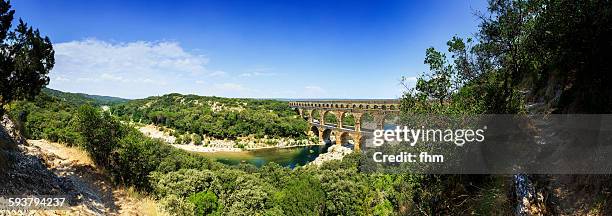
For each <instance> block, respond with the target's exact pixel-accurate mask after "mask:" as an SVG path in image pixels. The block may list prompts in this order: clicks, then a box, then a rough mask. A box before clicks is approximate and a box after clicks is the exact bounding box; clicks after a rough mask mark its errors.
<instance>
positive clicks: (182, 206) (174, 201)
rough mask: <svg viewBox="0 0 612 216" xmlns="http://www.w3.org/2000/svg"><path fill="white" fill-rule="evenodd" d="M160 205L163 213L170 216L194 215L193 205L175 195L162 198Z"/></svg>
mask: <svg viewBox="0 0 612 216" xmlns="http://www.w3.org/2000/svg"><path fill="white" fill-rule="evenodd" d="M160 203H161V205H162V207H163V209H164V211H165V212H167V213H168V214H170V215H177V216H192V215H194V214H195V211H194V210H195V205H193V203H191V202H187V201H186V200H185V199H183V198H181V197H179V196H176V195H170V196H167V197H164V198H163V199H161V202H160Z"/></svg>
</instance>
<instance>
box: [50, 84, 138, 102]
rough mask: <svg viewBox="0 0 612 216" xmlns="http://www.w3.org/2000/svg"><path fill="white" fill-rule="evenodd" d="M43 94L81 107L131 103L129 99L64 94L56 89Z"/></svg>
mask: <svg viewBox="0 0 612 216" xmlns="http://www.w3.org/2000/svg"><path fill="white" fill-rule="evenodd" d="M42 92H43V93H45V94H47V95H49V96H52V97H56V98H59V99H61V100H63V101H66V102H68V103H71V104H75V105H80V104H86V103H90V104H93V105H109V106H110V105H116V104H120V103H124V102H127V101H129V100H128V99H124V98H118V97H111V96H100V95H89V94H84V93H70V92H62V91H58V90H55V89H50V88H44V89H43V90H42Z"/></svg>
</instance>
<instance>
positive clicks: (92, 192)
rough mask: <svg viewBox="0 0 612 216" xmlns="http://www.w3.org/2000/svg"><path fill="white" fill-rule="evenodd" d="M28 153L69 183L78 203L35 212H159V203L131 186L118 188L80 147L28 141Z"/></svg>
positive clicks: (115, 213) (39, 213)
mask: <svg viewBox="0 0 612 216" xmlns="http://www.w3.org/2000/svg"><path fill="white" fill-rule="evenodd" d="M28 143H29V145H24V146H23V150H24V152H25V154H27V155H31V156H36V157H38V158H40V159H41V161H42V162H43V163H44V164H45V165H46V167H47V169H48V170H50V171H51V172H53V173H54V174H55V175H57V177H59V178H60V179H63V180H65V181H66V182H67V184H66V185H68V188H69V190H70V191H71V192H72V193H73V194H77V195H76V199H77V200H78V201H77V203H78V205H76V206H73V207H71V208H70V209H69V210H56V211H44V212H35V213H34V215H159V213H158V210H157V209H158V208H157V205H156V203H155V202H154V201H153V200H151V199H149V198H147V197H144V196H140V195H138V193H136V192H133V190H130V189H124V188H115V187H113V186H112V184H111V182H110V178H109V177H108V175H106V174H105V173H104V172H102V171H101V170H100V169H98V168H97V167H96V166H95V165H94V163H93V162H92V161H91V159H90V158H89V156H87V154H86V153H85V152H84V151H82V150H81V149H78V148H71V147H66V146H64V145H61V144H58V143H52V142H48V141H46V140H28Z"/></svg>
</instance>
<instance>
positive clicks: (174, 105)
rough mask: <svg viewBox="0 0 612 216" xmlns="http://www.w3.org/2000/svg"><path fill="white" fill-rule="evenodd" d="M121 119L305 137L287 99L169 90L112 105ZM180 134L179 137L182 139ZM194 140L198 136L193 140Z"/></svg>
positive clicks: (229, 134)
mask: <svg viewBox="0 0 612 216" xmlns="http://www.w3.org/2000/svg"><path fill="white" fill-rule="evenodd" d="M112 110H113V113H115V114H117V115H118V116H120V117H121V118H122V119H124V120H132V121H136V122H141V123H153V124H157V125H163V126H166V127H169V128H173V129H176V130H177V133H178V134H191V133H193V134H201V135H207V136H212V137H216V138H221V139H224V138H230V139H234V138H237V137H242V136H248V135H256V136H257V137H263V136H265V135H268V136H271V137H304V136H305V134H304V131H306V127H307V123H306V122H305V121H303V120H301V119H299V118H298V116H297V113H296V112H295V111H294V110H291V108H289V106H288V104H287V103H286V102H282V101H275V100H256V99H237V98H220V97H203V96H196V95H181V94H176V93H175V94H168V95H164V96H160V97H149V98H146V99H141V100H133V101H130V102H128V103H124V104H119V105H116V106H113V108H112ZM184 140H185V138H182V140H181V141H183V142H185V141H184ZM195 141H197V139H196V140H195Z"/></svg>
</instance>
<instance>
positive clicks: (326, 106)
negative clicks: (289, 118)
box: [289, 100, 399, 151]
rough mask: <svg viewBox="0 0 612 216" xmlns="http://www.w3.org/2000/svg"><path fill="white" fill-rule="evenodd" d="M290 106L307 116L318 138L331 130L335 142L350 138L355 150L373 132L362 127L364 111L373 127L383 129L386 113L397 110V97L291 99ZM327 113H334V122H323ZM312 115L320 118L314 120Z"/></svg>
mask: <svg viewBox="0 0 612 216" xmlns="http://www.w3.org/2000/svg"><path fill="white" fill-rule="evenodd" d="M289 106H290V107H293V108H296V109H297V110H298V113H299V114H300V116H301V117H302V118H304V119H307V121H308V124H309V125H310V128H309V129H310V130H311V131H312V132H313V134H314V135H318V136H319V140H320V142H323V143H325V141H330V140H331V137H332V133H333V136H334V138H335V141H336V144H337V145H341V144H346V143H348V140H353V144H354V148H355V151H359V150H360V149H361V145H362V144H363V140H364V138H365V136H367V135H369V134H371V133H372V132H371V131H365V130H363V128H362V120H363V117H364V114H370V115H372V116H373V118H374V122H375V125H376V126H375V127H376V129H384V125H385V116H386V115H387V114H388V113H392V112H399V100H322V101H291V102H289ZM330 114H331V115H333V116H334V117H335V119H336V122H335V124H330V122H325V116H326V115H330ZM315 116H318V118H319V119H317V121H315ZM347 118H348V119H353V122H354V125H351V126H352V127H351V126H349V125H345V121H344V120H345V119H347ZM315 128H316V132H315Z"/></svg>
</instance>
